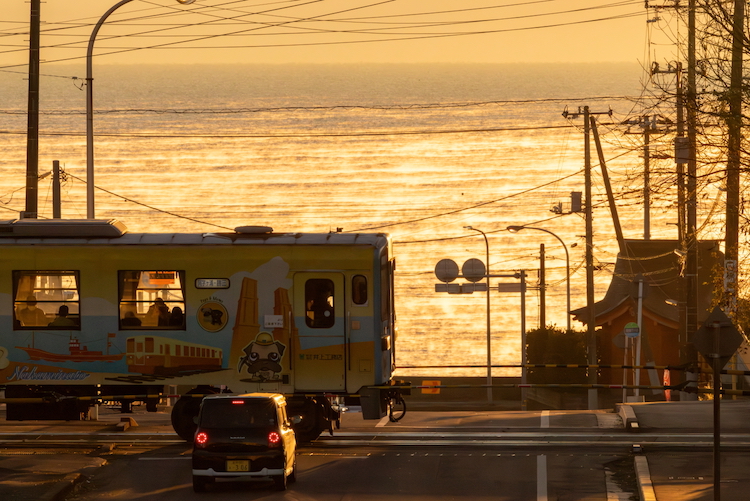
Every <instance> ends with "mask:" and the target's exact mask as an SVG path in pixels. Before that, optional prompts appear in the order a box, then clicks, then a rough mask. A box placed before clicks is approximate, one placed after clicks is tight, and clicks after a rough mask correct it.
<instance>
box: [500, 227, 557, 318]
mask: <svg viewBox="0 0 750 501" xmlns="http://www.w3.org/2000/svg"><path fill="white" fill-rule="evenodd" d="M507 230H508V231H509V232H511V233H518V232H519V231H521V230H537V231H543V232H544V233H549V234H550V235H552V236H553V237H555V238H556V239H557V240H558V242H560V244H561V245H562V247H563V250H564V251H565V270H566V271H565V284H566V286H567V298H568V311H567V312H566V315H565V316H566V319H567V325H568V331H570V328H571V327H570V253H569V252H568V246H567V245H565V242H563V240H562V238H560V237H558V236H557V235H556V234H554V233H552V232H551V231H549V230H546V229H544V228H537V227H535V226H508V228H507ZM542 327H543V328H544V327H546V326H544V325H543V326H542Z"/></svg>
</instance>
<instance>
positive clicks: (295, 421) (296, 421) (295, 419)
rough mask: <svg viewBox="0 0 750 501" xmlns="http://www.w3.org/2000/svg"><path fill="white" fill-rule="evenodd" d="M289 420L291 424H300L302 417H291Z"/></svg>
mask: <svg viewBox="0 0 750 501" xmlns="http://www.w3.org/2000/svg"><path fill="white" fill-rule="evenodd" d="M289 420H290V421H291V422H292V424H300V423H301V422H302V416H292V417H291V418H289Z"/></svg>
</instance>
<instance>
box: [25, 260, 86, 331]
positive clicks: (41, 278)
mask: <svg viewBox="0 0 750 501" xmlns="http://www.w3.org/2000/svg"><path fill="white" fill-rule="evenodd" d="M13 297H14V302H13V328H14V329H15V330H24V329H39V328H41V327H44V328H45V329H59V330H80V329H81V310H80V306H81V299H80V295H79V275H78V272H77V271H14V272H13Z"/></svg>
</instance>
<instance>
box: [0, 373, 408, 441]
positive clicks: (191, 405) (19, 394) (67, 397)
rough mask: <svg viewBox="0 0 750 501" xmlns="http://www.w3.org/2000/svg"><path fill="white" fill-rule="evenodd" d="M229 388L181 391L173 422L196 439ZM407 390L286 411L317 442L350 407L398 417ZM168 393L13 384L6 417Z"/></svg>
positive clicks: (303, 437) (59, 416)
mask: <svg viewBox="0 0 750 501" xmlns="http://www.w3.org/2000/svg"><path fill="white" fill-rule="evenodd" d="M221 392H230V391H229V390H227V389H223V390H222V388H218V387H215V386H208V385H206V386H198V387H196V388H193V389H192V390H190V391H188V392H187V393H186V394H183V395H181V396H180V397H179V398H178V399H177V401H176V402H175V403H174V405H173V406H172V411H171V422H172V427H173V428H174V430H175V433H177V435H178V436H179V437H180V438H182V439H183V440H185V441H188V442H192V440H193V435H194V434H195V429H196V425H195V421H194V418H195V417H196V416H197V415H198V411H199V409H200V403H201V400H202V399H203V397H204V396H206V395H212V394H216V393H221ZM404 394H408V390H404V389H402V388H398V387H390V388H382V387H372V388H362V389H360V392H359V394H358V395H332V394H319V395H310V394H291V395H287V396H286V397H287V412H288V414H289V415H290V416H299V417H300V418H301V419H299V422H298V423H296V424H295V425H294V430H295V433H296V435H297V439H298V440H299V441H301V442H309V441H312V440H315V439H316V438H317V437H318V436H320V434H321V433H323V432H326V431H328V432H329V433H331V434H333V432H334V429H337V428H339V426H340V420H341V414H342V413H343V412H345V411H346V410H347V409H349V408H350V407H354V406H361V408H362V414H363V417H364V418H365V419H380V418H382V417H384V416H386V415H388V416H389V418H390V419H391V420H392V421H398V420H399V419H401V418H402V417H403V415H404V414H405V412H406V404H405V402H404V399H403V395H404ZM165 397H166V394H165V393H164V386H161V385H103V386H85V385H8V386H6V387H5V401H6V402H7V411H6V419H7V420H9V421H25V420H66V421H78V420H86V419H90V418H91V412H90V411H91V409H92V408H93V407H94V406H95V405H97V404H101V403H103V402H109V403H112V404H113V405H119V406H120V411H121V412H123V413H130V412H132V405H133V404H134V403H135V402H141V403H143V404H145V406H146V410H147V411H149V412H156V411H157V409H158V404H159V402H160V401H161V400H162V399H164V398H165Z"/></svg>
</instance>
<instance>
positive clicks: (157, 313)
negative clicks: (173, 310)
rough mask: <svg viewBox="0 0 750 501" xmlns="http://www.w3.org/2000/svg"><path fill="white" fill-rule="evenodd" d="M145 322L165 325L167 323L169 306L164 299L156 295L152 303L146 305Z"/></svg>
mask: <svg viewBox="0 0 750 501" xmlns="http://www.w3.org/2000/svg"><path fill="white" fill-rule="evenodd" d="M146 320H147V322H146V324H147V325H158V326H167V325H169V307H168V306H167V305H166V304H164V300H163V299H162V298H160V297H157V298H156V300H154V304H152V305H151V306H149V307H148V311H147V312H146Z"/></svg>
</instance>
